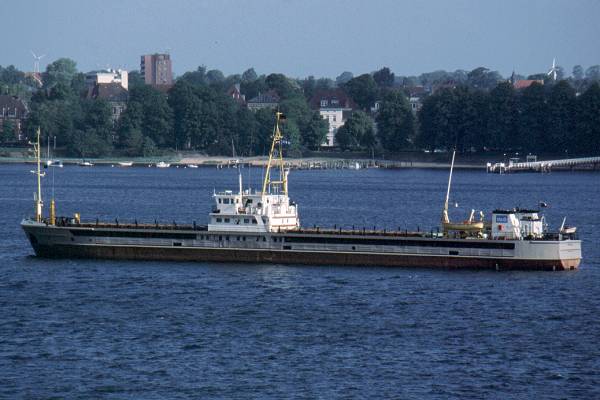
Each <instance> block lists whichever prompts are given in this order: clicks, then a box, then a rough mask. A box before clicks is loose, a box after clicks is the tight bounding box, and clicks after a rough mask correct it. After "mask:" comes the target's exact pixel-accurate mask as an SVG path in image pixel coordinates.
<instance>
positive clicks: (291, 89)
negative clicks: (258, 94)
mask: <svg viewBox="0 0 600 400" xmlns="http://www.w3.org/2000/svg"><path fill="white" fill-rule="evenodd" d="M265 83H266V84H267V87H268V88H269V89H272V90H275V91H276V92H277V94H278V95H279V96H280V97H281V98H282V99H289V98H291V97H294V96H298V95H300V94H301V93H300V91H299V90H298V89H299V88H298V87H297V85H296V84H295V83H293V82H292V81H291V80H290V79H289V78H287V77H286V76H285V75H283V74H270V75H268V76H267V78H266V79H265Z"/></svg>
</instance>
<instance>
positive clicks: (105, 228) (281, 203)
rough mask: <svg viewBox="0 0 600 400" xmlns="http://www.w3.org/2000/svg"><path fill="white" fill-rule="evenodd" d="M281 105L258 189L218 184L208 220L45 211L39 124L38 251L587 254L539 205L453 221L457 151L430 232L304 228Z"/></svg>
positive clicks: (517, 263)
mask: <svg viewBox="0 0 600 400" xmlns="http://www.w3.org/2000/svg"><path fill="white" fill-rule="evenodd" d="M283 122H284V116H283V114H282V113H280V112H277V113H276V116H275V126H274V129H273V135H272V142H271V147H270V152H269V159H268V163H267V165H266V171H265V176H264V180H263V184H262V188H261V189H260V190H251V189H243V185H242V177H241V174H240V175H239V188H237V189H236V190H225V191H222V192H214V193H213V199H214V206H213V209H212V210H211V211H210V212H209V216H208V218H209V219H208V224H207V225H196V224H195V223H193V224H189V225H175V224H158V223H154V224H152V223H149V224H143V223H138V222H137V221H135V222H133V223H121V222H119V221H115V222H101V221H98V220H95V221H85V220H82V219H81V217H80V215H79V214H77V213H75V214H74V215H73V217H57V216H56V212H55V201H54V199H52V200H51V202H50V212H49V215H48V216H44V215H43V213H42V208H43V201H42V192H41V178H42V177H43V173H42V172H41V169H40V154H39V132H38V139H37V143H34V150H35V151H36V154H37V162H38V165H37V171H33V172H34V173H35V174H36V175H37V189H38V190H37V194H36V195H35V216H34V217H31V218H26V219H24V220H23V221H22V222H21V226H22V228H23V230H24V232H25V234H26V236H27V238H28V239H29V242H30V243H31V246H32V247H33V250H34V251H35V254H36V255H37V256H39V257H50V258H97V259H129V260H164V261H192V262H229V263H232V262H235V263H277V264H307V265H327V266H329V265H353V266H389V267H423V268H444V269H491V270H572V269H576V268H577V267H578V266H579V263H580V261H581V241H580V240H578V238H577V232H576V228H574V227H566V226H564V221H563V226H561V228H560V229H558V230H557V231H555V232H551V231H549V230H548V226H547V224H546V222H545V218H544V216H543V215H541V213H540V211H539V210H523V209H517V208H515V209H510V210H494V211H493V212H492V213H491V219H488V220H486V219H485V218H484V214H483V213H482V212H479V213H478V214H477V213H475V211H472V212H471V215H470V216H469V217H468V219H467V220H465V221H462V222H452V221H450V219H449V216H448V200H449V195H450V188H451V182H452V173H453V166H454V158H455V153H453V156H452V162H451V165H450V175H449V179H448V186H447V192H446V201H445V204H444V207H443V209H442V213H441V214H442V215H441V221H440V228H439V229H438V230H436V231H430V232H410V231H387V230H375V229H374V230H367V229H364V228H363V229H342V228H337V227H336V228H317V227H314V228H303V227H302V226H301V224H300V219H299V213H298V205H297V204H296V203H294V202H293V201H292V200H291V199H290V197H289V196H288V177H289V172H290V171H289V169H287V168H286V167H285V163H284V159H283V144H284V139H283V135H282V131H281V125H282V123H283Z"/></svg>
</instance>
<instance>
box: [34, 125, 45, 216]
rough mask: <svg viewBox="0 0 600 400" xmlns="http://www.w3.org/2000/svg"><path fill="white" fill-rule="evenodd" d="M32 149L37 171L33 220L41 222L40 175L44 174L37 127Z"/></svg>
mask: <svg viewBox="0 0 600 400" xmlns="http://www.w3.org/2000/svg"><path fill="white" fill-rule="evenodd" d="M33 151H34V153H35V158H36V161H37V171H35V172H34V173H35V175H36V176H37V195H36V196H35V220H36V221H37V222H42V206H43V204H44V203H43V202H42V176H44V175H45V174H44V173H42V170H41V162H42V161H41V154H40V153H41V148H40V128H39V127H38V128H37V133H36V141H35V143H34V144H33Z"/></svg>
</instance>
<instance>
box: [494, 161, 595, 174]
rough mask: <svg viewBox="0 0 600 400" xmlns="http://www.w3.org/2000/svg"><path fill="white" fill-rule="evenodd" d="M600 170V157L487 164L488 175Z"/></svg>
mask: <svg viewBox="0 0 600 400" xmlns="http://www.w3.org/2000/svg"><path fill="white" fill-rule="evenodd" d="M556 169H559V170H573V169H578V170H598V169H600V157H583V158H567V159H561V160H545V161H525V162H518V161H514V160H510V161H509V162H508V163H495V164H492V163H487V165H486V170H487V172H488V173H497V174H504V173H511V172H526V171H534V172H551V171H552V170H556Z"/></svg>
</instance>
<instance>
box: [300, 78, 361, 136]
mask: <svg viewBox="0 0 600 400" xmlns="http://www.w3.org/2000/svg"><path fill="white" fill-rule="evenodd" d="M310 105H311V108H312V109H314V110H318V111H319V114H320V115H321V117H322V118H323V119H325V120H327V122H328V123H329V130H328V131H327V137H326V139H325V142H324V143H323V144H322V146H323V147H333V146H335V133H336V132H337V130H338V129H339V128H340V127H341V126H342V125H344V123H345V122H346V119H347V118H348V116H349V115H350V114H351V113H352V110H353V109H354V108H356V106H355V104H354V102H353V101H352V99H350V97H348V96H347V95H346V93H344V91H343V90H341V89H332V90H320V91H317V92H316V93H315V95H314V96H313V97H312V98H311V100H310Z"/></svg>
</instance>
